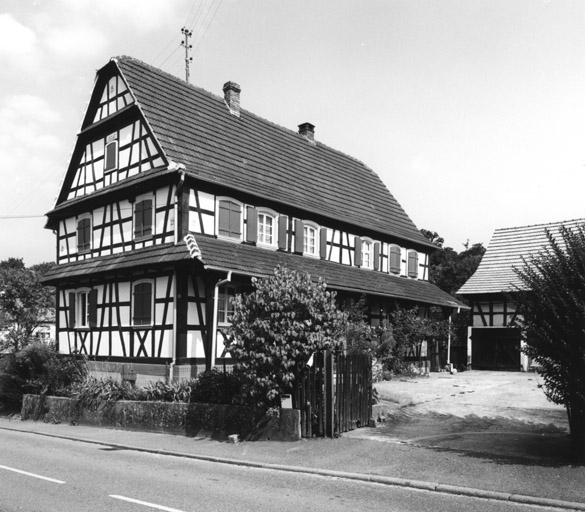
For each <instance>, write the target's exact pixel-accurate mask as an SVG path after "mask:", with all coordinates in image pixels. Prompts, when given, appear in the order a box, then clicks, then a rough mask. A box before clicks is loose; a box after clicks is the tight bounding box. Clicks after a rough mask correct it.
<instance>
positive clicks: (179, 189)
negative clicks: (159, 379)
mask: <svg viewBox="0 0 585 512" xmlns="http://www.w3.org/2000/svg"><path fill="white" fill-rule="evenodd" d="M184 169H185V168H184V166H183V169H180V170H179V183H177V188H176V190H175V205H174V210H175V245H177V244H178V241H179V197H180V196H181V193H182V192H183V185H184V183H185V170H184ZM181 225H182V224H181ZM173 279H174V280H175V283H174V284H175V293H174V295H173V343H172V344H171V345H172V349H171V350H172V360H171V365H170V367H169V382H173V377H174V372H175V365H176V363H177V305H178V302H179V301H178V300H177V298H178V297H177V294H178V293H179V287H178V286H177V271H176V270H175V271H174V272H173Z"/></svg>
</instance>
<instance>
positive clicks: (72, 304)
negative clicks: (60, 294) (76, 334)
mask: <svg viewBox="0 0 585 512" xmlns="http://www.w3.org/2000/svg"><path fill="white" fill-rule="evenodd" d="M73 327H75V293H69V328H70V329H71V328H73Z"/></svg>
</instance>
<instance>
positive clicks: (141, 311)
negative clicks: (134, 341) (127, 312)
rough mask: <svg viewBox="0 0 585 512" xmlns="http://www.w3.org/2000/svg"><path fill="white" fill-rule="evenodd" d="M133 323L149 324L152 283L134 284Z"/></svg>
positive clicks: (150, 321)
mask: <svg viewBox="0 0 585 512" xmlns="http://www.w3.org/2000/svg"><path fill="white" fill-rule="evenodd" d="M133 299H134V308H133V313H134V314H133V324H134V325H149V324H151V323H152V284H151V283H139V284H137V285H134V293H133Z"/></svg>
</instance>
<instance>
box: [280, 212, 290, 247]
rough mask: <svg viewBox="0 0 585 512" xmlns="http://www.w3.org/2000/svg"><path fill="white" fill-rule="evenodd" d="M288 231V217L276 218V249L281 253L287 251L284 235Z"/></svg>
mask: <svg viewBox="0 0 585 512" xmlns="http://www.w3.org/2000/svg"><path fill="white" fill-rule="evenodd" d="M287 230H288V217H287V216H286V215H281V216H280V217H278V248H279V249H280V250H281V251H286V250H287V243H286V235H287Z"/></svg>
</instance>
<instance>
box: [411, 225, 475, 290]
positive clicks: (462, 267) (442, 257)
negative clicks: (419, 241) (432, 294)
mask: <svg viewBox="0 0 585 512" xmlns="http://www.w3.org/2000/svg"><path fill="white" fill-rule="evenodd" d="M421 233H422V234H423V236H424V237H425V238H427V239H428V240H429V241H430V242H433V243H434V244H435V245H437V247H440V248H442V250H437V251H435V252H433V253H431V256H430V260H429V280H430V282H431V283H433V284H434V285H436V286H438V287H439V288H440V289H441V290H443V291H445V292H447V293H449V294H451V295H454V294H455V293H457V290H459V288H461V287H462V286H463V285H464V284H465V282H466V281H467V280H468V279H469V278H470V277H471V276H472V275H473V274H474V272H475V271H476V270H477V267H478V266H479V263H480V261H481V259H482V257H483V255H484V253H485V247H484V246H483V245H482V244H481V243H477V244H473V245H472V246H471V247H469V242H466V243H465V244H463V246H464V247H465V250H464V251H463V252H461V253H457V251H455V250H454V249H452V248H451V247H443V243H444V240H443V238H441V237H440V236H439V235H438V234H437V233H436V232H434V231H428V230H426V229H421Z"/></svg>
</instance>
